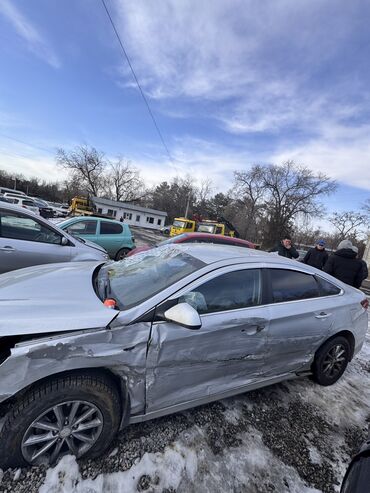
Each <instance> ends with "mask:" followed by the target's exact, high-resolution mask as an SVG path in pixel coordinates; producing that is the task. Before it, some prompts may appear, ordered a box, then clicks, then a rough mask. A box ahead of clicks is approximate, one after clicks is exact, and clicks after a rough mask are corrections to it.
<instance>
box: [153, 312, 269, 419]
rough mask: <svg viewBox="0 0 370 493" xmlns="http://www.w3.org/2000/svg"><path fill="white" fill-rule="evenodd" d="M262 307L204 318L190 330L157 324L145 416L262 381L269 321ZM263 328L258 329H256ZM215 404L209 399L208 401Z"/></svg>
mask: <svg viewBox="0 0 370 493" xmlns="http://www.w3.org/2000/svg"><path fill="white" fill-rule="evenodd" d="M264 312H265V310H264V308H263V307H261V308H260V307H257V308H252V309H249V310H240V311H239V312H234V313H233V315H232V317H233V318H232V319H231V318H230V313H228V312H223V313H215V314H209V315H203V316H202V327H201V328H200V329H199V330H189V329H186V328H184V327H180V326H178V325H175V324H172V323H169V322H167V323H155V324H154V325H153V329H152V341H151V344H150V346H149V349H148V358H147V377H146V378H147V394H146V397H147V406H146V409H147V412H153V411H156V410H159V409H161V408H165V407H171V406H175V405H177V404H180V403H182V402H186V401H191V400H197V399H200V398H203V397H205V396H212V395H215V394H217V393H221V392H225V391H228V390H230V389H232V388H237V387H240V386H243V385H247V384H249V383H252V382H254V381H257V380H260V379H261V377H262V375H263V367H264V356H265V352H266V340H267V330H268V323H269V321H268V320H267V319H266V318H265V317H264ZM262 326H264V327H265V329H266V330H265V329H263V330H260V329H258V327H262ZM210 400H211V399H210Z"/></svg>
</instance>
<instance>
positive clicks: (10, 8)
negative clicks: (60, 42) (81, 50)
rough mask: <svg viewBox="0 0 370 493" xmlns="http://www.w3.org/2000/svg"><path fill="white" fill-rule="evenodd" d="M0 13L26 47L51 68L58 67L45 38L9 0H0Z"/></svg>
mask: <svg viewBox="0 0 370 493" xmlns="http://www.w3.org/2000/svg"><path fill="white" fill-rule="evenodd" d="M0 15H3V16H4V17H5V18H6V19H7V20H8V21H9V22H10V23H11V25H12V26H13V27H14V29H15V30H16V32H17V33H18V35H19V36H20V37H21V38H22V39H23V40H24V41H25V42H26V45H27V48H28V49H29V50H30V51H31V52H32V53H34V54H35V55H36V56H38V57H39V58H41V59H42V60H44V61H45V62H46V63H48V64H49V65H50V66H51V67H53V68H59V67H60V66H61V62H60V60H59V58H58V57H57V55H56V54H55V53H54V51H53V49H52V48H51V46H50V45H49V44H48V42H47V40H46V39H45V38H44V37H43V36H42V35H41V33H40V32H39V31H38V30H37V29H36V27H35V26H34V25H33V24H32V23H31V22H30V21H29V20H28V19H26V17H25V16H24V15H23V14H22V13H21V12H20V11H19V9H18V8H17V7H16V6H15V5H14V2H11V1H10V0H1V1H0Z"/></svg>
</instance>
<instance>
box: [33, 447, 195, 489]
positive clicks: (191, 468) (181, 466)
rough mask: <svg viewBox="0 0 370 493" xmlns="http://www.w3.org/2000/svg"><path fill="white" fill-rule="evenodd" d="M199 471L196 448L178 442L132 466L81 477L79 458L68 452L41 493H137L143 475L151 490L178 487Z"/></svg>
mask: <svg viewBox="0 0 370 493" xmlns="http://www.w3.org/2000/svg"><path fill="white" fill-rule="evenodd" d="M196 471H197V459H196V454H195V451H194V450H193V449H191V448H187V447H184V446H183V445H182V444H181V443H179V442H175V443H174V444H173V446H171V447H166V449H165V451H164V453H156V454H148V453H146V454H144V455H143V457H142V458H141V460H139V461H138V462H137V463H136V464H135V465H134V466H132V467H131V469H129V470H127V471H123V472H115V473H111V474H100V475H99V476H97V477H96V478H95V479H82V477H81V474H80V472H79V468H78V465H77V462H76V459H75V458H74V457H73V456H70V455H67V456H65V457H63V458H62V459H61V460H60V462H59V463H58V464H57V465H56V466H55V467H54V468H50V469H49V470H48V471H47V474H46V478H45V481H44V484H43V485H42V487H41V488H40V490H39V493H107V492H115V493H131V492H132V493H134V492H135V493H137V491H138V488H137V485H138V483H139V481H140V478H142V477H143V476H149V477H150V480H151V490H150V491H152V492H153V493H154V492H158V493H159V492H162V491H163V489H166V488H173V489H177V488H178V486H179V484H180V482H181V481H182V480H184V481H185V482H187V481H191V482H192V481H194V477H195V474H196Z"/></svg>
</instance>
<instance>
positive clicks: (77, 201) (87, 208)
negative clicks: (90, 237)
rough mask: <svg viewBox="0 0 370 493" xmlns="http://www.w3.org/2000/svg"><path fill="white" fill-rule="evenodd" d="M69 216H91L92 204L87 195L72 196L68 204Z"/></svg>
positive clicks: (93, 210)
mask: <svg viewBox="0 0 370 493" xmlns="http://www.w3.org/2000/svg"><path fill="white" fill-rule="evenodd" d="M68 210H69V215H70V216H92V215H93V214H94V212H95V209H94V205H93V203H92V202H91V200H90V199H89V198H88V197H73V199H72V200H71V205H70V206H69V209H68Z"/></svg>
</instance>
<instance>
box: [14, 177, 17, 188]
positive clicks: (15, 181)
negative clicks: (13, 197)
mask: <svg viewBox="0 0 370 493" xmlns="http://www.w3.org/2000/svg"><path fill="white" fill-rule="evenodd" d="M16 189H17V178H16V177H14V190H16Z"/></svg>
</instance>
